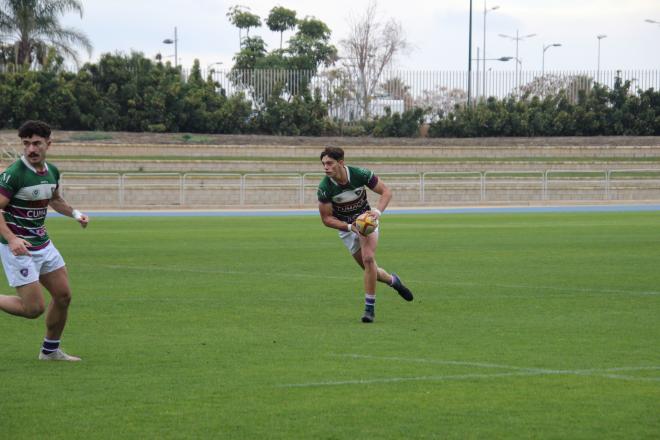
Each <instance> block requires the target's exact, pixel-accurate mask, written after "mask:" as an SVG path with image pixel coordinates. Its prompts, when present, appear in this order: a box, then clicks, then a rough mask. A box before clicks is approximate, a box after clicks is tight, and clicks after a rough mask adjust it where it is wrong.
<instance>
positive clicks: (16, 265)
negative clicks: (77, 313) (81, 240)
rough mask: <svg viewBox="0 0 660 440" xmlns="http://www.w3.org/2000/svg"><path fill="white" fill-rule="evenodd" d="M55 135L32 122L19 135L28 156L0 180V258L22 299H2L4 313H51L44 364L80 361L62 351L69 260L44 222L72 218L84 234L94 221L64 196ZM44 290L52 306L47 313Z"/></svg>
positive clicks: (26, 315)
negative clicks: (50, 216)
mask: <svg viewBox="0 0 660 440" xmlns="http://www.w3.org/2000/svg"><path fill="white" fill-rule="evenodd" d="M50 135H51V129H50V127H49V126H48V124H46V123H44V122H41V121H27V122H26V123H25V124H23V125H22V126H21V127H20V128H19V129H18V136H19V137H20V138H21V141H22V143H23V155H22V156H21V158H20V159H19V160H17V161H16V162H14V163H13V164H11V165H9V167H7V169H5V170H4V172H2V174H0V209H2V210H3V211H4V212H3V215H2V216H0V235H1V237H0V258H2V265H3V267H4V270H5V274H6V275H7V281H9V285H10V286H11V287H15V288H16V293H17V295H15V296H14V295H11V296H10V295H0V310H4V311H5V312H7V313H9V314H11V315H16V316H22V317H24V318H30V319H34V318H37V317H39V316H40V315H41V314H42V313H44V311H46V336H45V338H44V342H43V345H42V347H41V351H40V352H39V359H41V360H57V361H79V360H80V358H79V357H76V356H70V355H68V354H66V353H65V352H64V351H62V349H61V348H60V338H61V336H62V332H63V331H64V326H65V325H66V319H67V312H68V309H69V303H70V302H71V289H70V287H69V276H68V274H67V270H66V266H65V264H64V260H63V259H62V256H61V255H60V253H59V251H58V250H57V249H56V248H55V246H54V245H53V243H52V242H51V241H50V237H49V236H48V232H46V227H45V226H44V222H45V220H46V214H47V211H48V206H50V207H51V208H53V209H54V210H55V211H57V212H59V213H60V214H62V215H65V216H68V217H73V218H74V219H76V221H78V223H80V225H81V226H82V227H83V228H85V227H87V223H88V222H89V217H88V216H87V215H85V214H83V213H81V212H80V211H78V210H76V209H73V208H72V207H71V206H70V205H69V204H68V203H67V202H66V201H65V200H64V199H63V198H62V196H61V195H60V192H59V179H60V173H59V171H58V170H57V168H56V167H55V166H53V164H50V163H47V162H46V152H47V151H48V148H49V147H50V144H51V138H50ZM42 286H43V287H45V288H46V290H48V292H49V293H50V295H51V297H52V300H51V301H50V304H49V305H48V308H47V310H46V307H45V304H44V296H43V292H42Z"/></svg>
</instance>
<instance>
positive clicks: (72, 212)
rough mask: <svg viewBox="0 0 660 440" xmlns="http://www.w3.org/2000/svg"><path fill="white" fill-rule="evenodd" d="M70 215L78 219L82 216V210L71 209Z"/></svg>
mask: <svg viewBox="0 0 660 440" xmlns="http://www.w3.org/2000/svg"><path fill="white" fill-rule="evenodd" d="M71 215H72V216H73V218H75V219H76V220H80V219H81V218H82V216H83V214H82V212H80V211H78V210H77V209H74V210H73V211H71Z"/></svg>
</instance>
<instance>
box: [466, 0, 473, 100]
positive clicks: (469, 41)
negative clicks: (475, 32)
mask: <svg viewBox="0 0 660 440" xmlns="http://www.w3.org/2000/svg"><path fill="white" fill-rule="evenodd" d="M471 95H472V0H470V30H469V32H468V84H467V105H468V107H470V98H471Z"/></svg>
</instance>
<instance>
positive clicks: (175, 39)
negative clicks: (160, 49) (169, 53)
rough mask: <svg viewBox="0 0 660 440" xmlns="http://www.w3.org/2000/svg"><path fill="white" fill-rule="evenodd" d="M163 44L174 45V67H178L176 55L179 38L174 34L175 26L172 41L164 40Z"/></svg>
mask: <svg viewBox="0 0 660 440" xmlns="http://www.w3.org/2000/svg"><path fill="white" fill-rule="evenodd" d="M163 44H174V67H175V68H176V67H177V66H178V61H179V54H178V46H179V38H178V36H177V34H176V26H174V40H172V39H171V38H165V39H164V40H163Z"/></svg>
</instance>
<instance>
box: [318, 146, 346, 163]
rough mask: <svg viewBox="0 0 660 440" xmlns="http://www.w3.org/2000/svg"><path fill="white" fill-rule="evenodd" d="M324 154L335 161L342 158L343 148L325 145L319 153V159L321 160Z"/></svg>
mask: <svg viewBox="0 0 660 440" xmlns="http://www.w3.org/2000/svg"><path fill="white" fill-rule="evenodd" d="M324 156H330V157H331V158H333V159H334V160H336V161H340V160H344V150H342V149H341V148H339V147H325V150H323V152H322V153H321V157H320V159H321V160H323V157H324Z"/></svg>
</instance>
